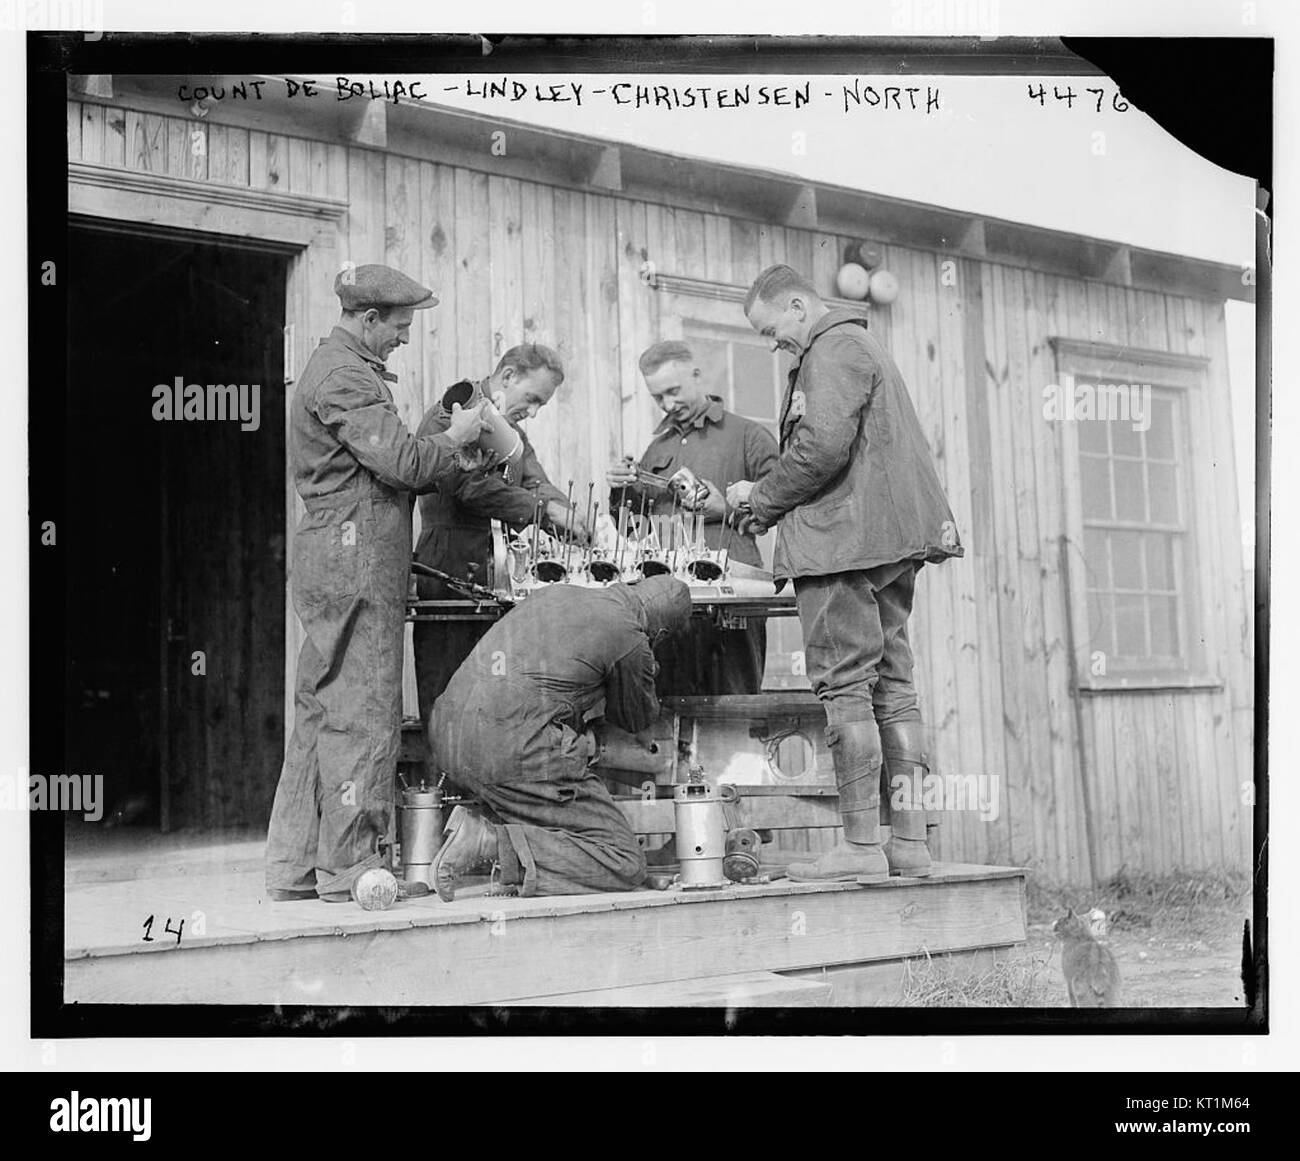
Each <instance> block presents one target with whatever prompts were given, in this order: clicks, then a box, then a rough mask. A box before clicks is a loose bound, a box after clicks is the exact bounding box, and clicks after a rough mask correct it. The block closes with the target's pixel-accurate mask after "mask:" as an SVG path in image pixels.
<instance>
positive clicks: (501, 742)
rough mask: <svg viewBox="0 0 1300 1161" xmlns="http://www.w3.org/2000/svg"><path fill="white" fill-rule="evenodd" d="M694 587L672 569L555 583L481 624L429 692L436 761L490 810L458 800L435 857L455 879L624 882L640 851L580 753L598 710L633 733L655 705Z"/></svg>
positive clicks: (442, 876)
mask: <svg viewBox="0 0 1300 1161" xmlns="http://www.w3.org/2000/svg"><path fill="white" fill-rule="evenodd" d="M690 615H691V597H690V590H689V589H688V588H687V586H686V585H684V584H683V583H682V582H681V581H679V580H675V579H674V578H672V577H667V576H656V577H650V578H648V579H647V580H643V581H638V582H637V583H636V584H631V585H625V584H616V585H610V586H609V587H608V588H604V589H590V588H581V587H578V586H575V585H555V586H553V587H551V588H547V589H542V590H540V591H539V592H536V593H534V594H533V595H532V596H530V597H529V598H528V599H527V600H526V601H525V602H524V603H523V604H521V605H520V606H519V608H517V609H515V610H513V611H512V612H510V613H508V614H507V615H506V616H505V617H503V618H502V619H501V620H500V621H498V622H497V623H496V624H495V625H493V626H492V628H491V629H490V630H489V631H488V632H487V633H486V634H485V635H484V637H483V638H482V639H481V640H480V641H479V642H478V644H477V645H476V646H475V647H474V651H473V652H472V653H471V654H470V655H469V657H468V658H467V659H466V660H465V662H464V664H462V665H461V667H460V668H459V669H458V670H457V671H456V674H455V676H454V677H453V678H452V679H451V682H450V683H449V684H448V686H447V688H446V690H445V691H444V692H443V694H442V696H441V697H439V698H438V700H437V702H436V703H435V704H434V708H433V714H432V716H431V718H430V722H429V746H430V750H431V752H432V755H433V761H434V765H435V767H436V769H438V770H440V771H444V772H446V773H447V774H449V775H450V776H451V777H452V778H453V779H454V780H455V781H456V782H457V783H459V784H460V785H461V786H463V787H464V788H465V789H466V790H468V791H470V792H471V793H472V794H474V796H475V797H476V798H478V800H479V801H480V802H481V803H482V804H483V806H484V807H486V808H487V809H488V810H489V811H490V812H491V814H492V815H494V816H495V819H496V820H499V821H492V822H489V821H488V820H487V819H486V818H485V817H484V816H483V813H482V812H480V811H478V810H476V809H473V808H467V807H464V806H458V807H456V809H455V810H453V811H452V812H451V816H450V817H449V818H448V820H447V830H446V833H447V838H446V840H445V841H444V843H443V845H442V848H441V850H439V852H438V854H437V856H436V857H435V859H434V863H433V876H434V884H435V886H436V887H437V890H438V894H439V896H441V898H442V899H444V900H445V901H447V902H450V901H451V900H452V899H453V898H454V895H455V884H456V879H457V878H458V877H459V876H462V875H465V874H468V873H470V872H473V871H478V870H485V869H487V868H489V867H491V868H493V869H494V875H496V876H498V878H497V881H498V882H500V883H502V884H504V885H506V886H518V888H519V893H520V894H521V895H576V894H582V893H584V892H588V891H631V890H633V889H635V888H636V887H639V886H640V885H641V883H642V881H643V880H644V879H645V856H644V855H643V854H642V853H641V849H640V848H639V847H638V846H637V842H636V836H635V835H634V834H633V833H632V828H631V827H630V826H628V824H627V820H626V819H625V818H624V817H623V814H622V812H621V811H620V810H619V809H618V807H617V806H616V805H615V803H614V800H613V798H611V797H610V794H609V792H608V791H607V790H606V789H605V786H604V783H603V782H601V780H600V778H599V777H598V776H597V775H596V774H595V773H594V772H593V771H592V770H591V769H590V767H589V765H588V763H589V761H590V760H591V758H592V757H593V756H594V752H595V747H594V743H593V741H592V739H591V736H590V734H588V733H587V727H588V726H589V725H590V724H591V723H592V722H593V721H595V720H596V719H597V718H601V717H603V718H604V719H605V720H606V721H607V722H609V723H611V724H613V725H615V726H618V727H619V728H621V729H624V730H627V731H628V732H630V733H638V732H640V731H641V730H644V729H647V728H648V727H649V726H650V725H651V724H652V723H653V722H654V721H655V720H656V718H658V716H659V701H658V699H657V698H656V697H655V674H656V672H657V666H656V664H655V659H654V647H655V645H657V644H659V643H660V641H662V640H663V639H664V638H666V637H667V636H668V635H669V634H671V633H675V632H678V631H680V630H682V629H684V628H685V627H686V624H687V622H688V621H689V620H690Z"/></svg>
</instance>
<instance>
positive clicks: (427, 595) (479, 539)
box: [414, 343, 587, 725]
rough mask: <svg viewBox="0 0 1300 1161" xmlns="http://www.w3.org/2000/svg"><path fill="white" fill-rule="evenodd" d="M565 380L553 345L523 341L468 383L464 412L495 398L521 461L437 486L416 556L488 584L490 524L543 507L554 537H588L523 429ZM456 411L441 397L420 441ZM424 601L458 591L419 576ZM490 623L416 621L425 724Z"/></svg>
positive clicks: (517, 524) (517, 523) (513, 524)
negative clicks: (507, 470) (519, 445)
mask: <svg viewBox="0 0 1300 1161" xmlns="http://www.w3.org/2000/svg"><path fill="white" fill-rule="evenodd" d="M563 382H564V366H563V364H562V363H561V362H560V358H559V356H558V355H557V354H556V353H555V352H554V351H553V350H551V348H550V347H545V346H542V345H541V344H540V343H523V344H521V345H519V346H517V347H511V348H510V350H508V351H507V352H506V353H505V354H504V355H502V356H501V361H500V362H499V363H498V364H497V368H496V370H495V371H493V372H492V375H491V377H490V378H487V379H484V380H481V381H479V382H477V383H473V384H470V385H469V386H470V391H469V393H468V395H469V398H468V400H467V402H466V404H465V406H467V407H473V406H475V405H476V404H477V403H478V402H479V401H480V400H482V399H491V400H492V401H493V403H494V404H495V405H496V407H497V410H499V411H500V412H501V414H502V415H504V416H505V418H506V420H507V422H509V423H510V424H511V425H512V426H513V427H514V429H515V431H516V432H517V433H518V435H519V437H520V439H521V440H522V441H523V458H522V461H521V463H520V466H519V468H518V469H517V471H516V472H512V473H511V477H510V478H509V479H507V478H506V476H505V474H504V473H503V472H502V470H501V469H500V468H499V467H498V468H493V469H489V470H482V469H480V470H476V471H456V472H453V473H451V474H450V476H448V477H447V478H445V479H443V480H442V481H441V482H440V483H439V484H438V489H437V491H435V492H427V493H425V494H424V495H422V496H421V497H420V539H419V542H418V544H417V545H416V549H415V558H416V560H418V561H419V562H420V563H421V564H427V565H431V566H433V567H434V568H437V569H441V570H442V571H443V572H445V573H447V574H448V575H450V576H454V577H458V578H461V577H465V576H466V575H467V573H468V572H469V571H470V566H471V565H473V566H474V579H475V580H476V581H477V582H478V583H480V584H482V583H484V582H485V581H486V580H487V571H488V564H489V562H490V561H491V559H492V521H493V520H500V521H501V522H502V523H503V524H505V525H507V526H508V527H510V528H516V529H517V528H523V527H525V526H527V525H529V524H531V523H532V522H533V519H534V516H535V513H536V511H537V505H538V502H539V501H540V502H541V504H542V523H543V524H544V525H547V526H548V527H550V528H551V529H552V530H553V531H556V532H560V531H561V530H564V529H566V528H570V527H571V528H572V531H573V536H574V538H575V542H576V543H578V544H583V543H585V542H586V539H587V530H586V527H585V521H584V518H583V515H582V513H581V512H578V511H576V510H574V508H571V507H570V506H569V505H568V504H566V498H565V495H564V493H563V492H561V491H560V490H559V489H558V488H557V487H555V485H554V484H552V483H551V481H550V480H549V479H548V478H547V475H546V472H545V470H544V469H543V468H542V465H541V462H540V461H539V460H538V458H537V453H536V452H535V451H534V450H533V445H532V444H531V443H530V442H529V439H528V436H527V435H526V434H525V433H524V430H523V429H522V428H521V427H520V426H519V424H520V423H521V422H522V421H523V420H525V419H532V418H533V417H534V416H536V415H537V413H538V412H539V411H540V410H541V409H542V408H543V407H545V406H546V404H547V403H549V402H550V400H551V397H552V396H553V395H554V394H555V392H556V391H557V390H558V389H559V387H560V384H561V383H563ZM451 414H452V413H451V412H450V411H449V410H447V408H445V407H443V406H442V396H441V395H440V396H439V398H438V400H437V401H435V402H434V404H433V405H432V406H431V407H430V408H429V410H428V411H427V412H426V413H425V416H424V419H423V420H422V421H421V422H420V426H419V429H418V430H417V433H416V434H417V435H420V436H427V435H435V434H437V433H438V432H441V431H446V429H447V425H448V424H449V423H450V422H451ZM418 586H419V587H418V592H419V596H420V599H421V600H426V601H439V600H450V599H455V598H456V597H458V596H459V594H458V593H456V592H454V591H453V590H451V589H449V588H448V587H447V586H446V585H445V584H444V583H443V582H442V581H440V580H437V579H434V578H429V577H423V576H422V577H420V578H419V581H418ZM489 624H490V622H487V621H438V622H433V621H417V622H416V623H415V633H414V644H415V680H416V686H417V688H418V690H419V697H420V720H421V721H422V722H424V723H425V724H426V725H427V724H428V721H429V714H430V713H431V712H432V711H433V703H434V701H435V700H436V699H437V698H438V696H439V695H440V694H441V693H442V691H443V690H444V689H446V688H447V682H449V681H450V680H451V677H452V674H454V673H455V672H456V670H457V669H459V668H460V664H461V662H462V661H464V660H465V658H466V657H468V656H469V653H470V650H471V649H473V648H474V645H475V643H476V642H477V641H478V639H479V638H480V637H482V636H483V634H484V633H485V632H487V629H488V625H489Z"/></svg>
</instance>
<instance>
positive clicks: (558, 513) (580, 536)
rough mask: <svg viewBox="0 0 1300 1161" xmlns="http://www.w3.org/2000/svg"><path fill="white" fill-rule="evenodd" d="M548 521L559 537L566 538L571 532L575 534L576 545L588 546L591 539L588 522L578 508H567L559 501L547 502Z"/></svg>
mask: <svg viewBox="0 0 1300 1161" xmlns="http://www.w3.org/2000/svg"><path fill="white" fill-rule="evenodd" d="M546 519H547V520H548V521H550V524H551V528H552V530H553V531H554V532H555V534H556V535H557V536H564V535H565V534H566V533H567V532H568V531H569V530H572V533H573V542H574V543H575V544H586V543H587V541H588V540H589V539H590V534H589V533H588V532H587V522H586V520H584V519H583V517H582V513H581V512H579V511H578V510H577V509H576V508H566V507H565V506H564V505H563V504H562V503H560V501H559V500H548V501H547V502H546Z"/></svg>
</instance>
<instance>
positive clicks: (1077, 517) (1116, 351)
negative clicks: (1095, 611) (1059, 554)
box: [1044, 338, 1223, 694]
mask: <svg viewBox="0 0 1300 1161" xmlns="http://www.w3.org/2000/svg"><path fill="white" fill-rule="evenodd" d="M1051 343H1052V347H1053V349H1054V351H1055V354H1056V368H1057V385H1059V387H1060V388H1061V389H1062V390H1063V391H1064V392H1065V397H1066V398H1067V399H1071V400H1072V399H1073V398H1074V389H1075V386H1076V384H1077V383H1079V382H1084V383H1128V384H1133V383H1136V384H1150V385H1151V387H1152V392H1153V397H1154V393H1155V392H1156V391H1161V392H1163V393H1166V394H1168V395H1172V396H1174V397H1175V399H1176V404H1177V413H1179V414H1180V415H1181V418H1182V424H1181V430H1180V431H1179V432H1177V438H1178V439H1179V441H1180V443H1181V446H1180V447H1179V449H1178V450H1179V457H1178V476H1179V481H1178V482H1179V489H1178V496H1177V498H1178V503H1179V506H1180V508H1181V510H1182V512H1183V513H1184V521H1183V524H1184V527H1183V528H1182V529H1181V530H1179V532H1178V534H1179V535H1180V536H1182V537H1183V538H1184V540H1183V545H1182V550H1181V551H1180V552H1179V553H1178V556H1179V558H1180V559H1179V561H1178V563H1177V568H1178V574H1179V575H1178V580H1179V583H1180V585H1181V588H1180V590H1179V594H1178V597H1179V600H1180V602H1181V608H1180V616H1179V632H1180V634H1181V636H1182V638H1183V645H1184V650H1183V665H1182V666H1181V667H1179V668H1176V669H1174V668H1165V667H1160V666H1147V667H1135V666H1122V665H1121V666H1120V667H1119V668H1116V667H1115V666H1114V665H1113V664H1112V666H1111V667H1110V671H1109V672H1108V673H1107V674H1105V675H1094V674H1093V673H1092V640H1091V633H1092V626H1091V625H1090V624H1089V617H1088V575H1087V567H1086V564H1085V560H1084V544H1085V538H1084V530H1085V518H1084V511H1083V475H1082V467H1083V456H1084V454H1086V453H1084V452H1083V451H1082V450H1081V448H1080V445H1079V427H1078V424H1079V422H1086V421H1060V420H1057V421H1049V420H1047V419H1046V418H1044V422H1053V423H1055V424H1057V425H1059V426H1060V427H1061V428H1063V429H1064V430H1063V432H1062V435H1061V466H1062V470H1063V475H1064V480H1063V485H1064V487H1063V499H1064V504H1065V512H1064V521H1065V536H1066V544H1065V548H1066V551H1065V554H1064V555H1065V581H1066V587H1067V606H1068V615H1069V618H1070V630H1071V643H1072V646H1073V648H1072V650H1071V652H1072V654H1073V657H1072V663H1073V678H1074V688H1075V689H1076V690H1078V691H1079V692H1080V693H1084V694H1104V693H1124V692H1133V691H1135V690H1137V691H1143V690H1147V691H1151V690H1163V689H1221V688H1222V687H1223V677H1222V675H1221V673H1220V672H1218V670H1219V668H1220V666H1221V664H1222V662H1221V659H1219V658H1216V657H1212V656H1211V655H1210V653H1209V650H1208V648H1207V644H1206V643H1207V641H1208V640H1209V639H1210V637H1211V636H1212V635H1211V634H1210V633H1209V632H1208V627H1209V626H1210V625H1211V624H1212V618H1213V615H1214V611H1213V607H1212V600H1211V598H1212V594H1211V593H1210V591H1209V584H1208V582H1207V580H1206V576H1205V569H1204V567H1203V566H1202V565H1201V564H1200V561H1201V560H1202V559H1203V556H1202V549H1203V546H1204V545H1206V544H1207V543H1209V529H1208V528H1207V522H1208V521H1209V520H1210V519H1211V516H1212V514H1211V513H1209V512H1207V511H1205V510H1204V505H1202V504H1198V503H1197V502H1196V499H1197V495H1198V492H1199V491H1200V488H1199V487H1198V483H1199V484H1204V483H1205V480H1204V473H1205V472H1206V469H1205V468H1204V467H1203V466H1201V465H1198V463H1197V462H1196V455H1195V452H1196V449H1197V448H1198V447H1199V448H1204V447H1207V446H1209V430H1210V429H1209V422H1210V420H1209V413H1208V406H1207V399H1206V395H1207V392H1208V391H1209V366H1210V361H1209V359H1207V358H1202V357H1200V356H1195V355H1181V354H1174V353H1171V352H1168V351H1152V350H1144V349H1139V348H1133V347H1119V346H1113V345H1111V344H1107V343H1090V342H1081V341H1079V340H1073V339H1063V338H1053V339H1051ZM1108 458H1110V459H1111V461H1112V462H1113V458H1114V457H1113V451H1112V452H1110V453H1108ZM1108 523H1110V524H1115V525H1117V526H1118V525H1122V524H1123V522H1122V521H1110V522H1108ZM1133 530H1134V531H1139V532H1141V531H1150V532H1160V531H1168V529H1166V528H1165V527H1164V526H1162V525H1146V524H1144V525H1141V526H1134V528H1133Z"/></svg>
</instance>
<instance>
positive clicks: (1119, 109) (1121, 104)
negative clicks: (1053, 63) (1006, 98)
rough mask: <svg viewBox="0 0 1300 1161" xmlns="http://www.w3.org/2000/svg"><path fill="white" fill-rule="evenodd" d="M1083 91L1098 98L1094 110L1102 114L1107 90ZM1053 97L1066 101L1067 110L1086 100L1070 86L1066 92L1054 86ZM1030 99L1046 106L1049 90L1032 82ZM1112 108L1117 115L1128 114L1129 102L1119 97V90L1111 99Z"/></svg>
mask: <svg viewBox="0 0 1300 1161" xmlns="http://www.w3.org/2000/svg"><path fill="white" fill-rule="evenodd" d="M1083 91H1084V92H1085V93H1092V94H1093V95H1094V96H1096V98H1097V107H1096V109H1095V110H1094V112H1097V113H1100V112H1101V106H1102V102H1103V101H1105V99H1106V90H1105V89H1084V90H1083ZM1052 96H1053V97H1054V98H1055V99H1056V100H1058V101H1064V102H1065V107H1066V108H1067V109H1073V108H1074V102H1075V100H1076V99H1077V100H1079V101H1083V100H1084V98H1083V97H1080V96H1079V94H1078V93H1076V92H1075V91H1074V89H1072V88H1071V87H1070V86H1069V85H1066V87H1065V92H1062V91H1061V89H1060V86H1059V85H1053V86H1052ZM1029 99H1030V100H1031V101H1037V102H1038V103H1039V105H1046V104H1047V88H1046V86H1044V85H1039V86H1038V88H1034V85H1033V82H1030V84H1029ZM1110 107H1111V108H1112V109H1114V110H1115V112H1116V113H1127V112H1128V107H1129V105H1128V102H1127V101H1126V100H1124V98H1123V97H1121V96H1120V95H1119V90H1118V89H1116V90H1115V92H1114V93H1113V94H1112V95H1111V98H1110Z"/></svg>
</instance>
